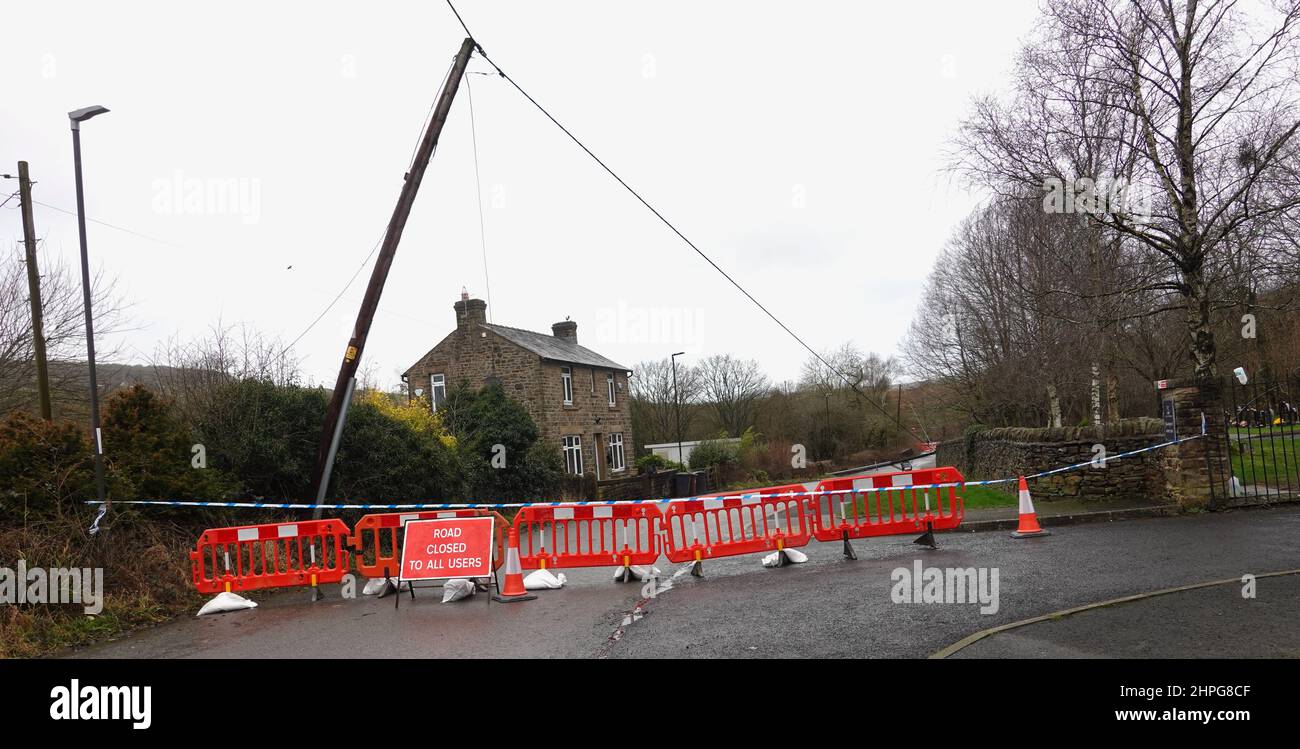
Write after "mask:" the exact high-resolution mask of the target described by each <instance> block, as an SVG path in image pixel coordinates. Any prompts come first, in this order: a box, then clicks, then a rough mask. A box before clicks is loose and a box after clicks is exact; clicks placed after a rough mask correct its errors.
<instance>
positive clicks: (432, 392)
mask: <svg viewBox="0 0 1300 749" xmlns="http://www.w3.org/2000/svg"><path fill="white" fill-rule="evenodd" d="M429 400H430V401H431V402H432V403H433V407H434V408H438V407H439V406H441V405H442V404H443V403H446V402H447V375H444V374H434V375H429Z"/></svg>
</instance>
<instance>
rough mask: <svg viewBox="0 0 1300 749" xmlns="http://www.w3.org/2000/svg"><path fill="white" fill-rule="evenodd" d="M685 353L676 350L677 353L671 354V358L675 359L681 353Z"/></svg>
mask: <svg viewBox="0 0 1300 749" xmlns="http://www.w3.org/2000/svg"><path fill="white" fill-rule="evenodd" d="M685 353H686V352H685V351H678V352H677V353H675V354H673V355H672V358H674V359H676V358H677V357H679V356H681V355H683V354H685Z"/></svg>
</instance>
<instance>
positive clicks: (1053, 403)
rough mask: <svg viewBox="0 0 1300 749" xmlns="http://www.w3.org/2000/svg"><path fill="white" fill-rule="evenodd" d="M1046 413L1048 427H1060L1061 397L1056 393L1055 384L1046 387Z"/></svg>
mask: <svg viewBox="0 0 1300 749" xmlns="http://www.w3.org/2000/svg"><path fill="white" fill-rule="evenodd" d="M1047 412H1048V422H1047V425H1048V426H1049V427H1055V428H1057V429H1059V428H1060V427H1061V396H1060V394H1058V393H1057V392H1056V383H1051V384H1049V385H1048V386H1047Z"/></svg>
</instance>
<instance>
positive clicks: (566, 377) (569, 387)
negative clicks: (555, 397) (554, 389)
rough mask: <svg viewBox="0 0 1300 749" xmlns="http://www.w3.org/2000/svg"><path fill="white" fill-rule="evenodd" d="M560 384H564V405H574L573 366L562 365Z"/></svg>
mask: <svg viewBox="0 0 1300 749" xmlns="http://www.w3.org/2000/svg"><path fill="white" fill-rule="evenodd" d="M560 384H561V385H563V386H564V405H566V406H572V405H573V368H572V367H560Z"/></svg>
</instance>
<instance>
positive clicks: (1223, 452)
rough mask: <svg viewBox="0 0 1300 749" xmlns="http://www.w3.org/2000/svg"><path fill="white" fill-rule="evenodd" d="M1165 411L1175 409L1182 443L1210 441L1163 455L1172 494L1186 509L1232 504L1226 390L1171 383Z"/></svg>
mask: <svg viewBox="0 0 1300 749" xmlns="http://www.w3.org/2000/svg"><path fill="white" fill-rule="evenodd" d="M1160 400H1161V405H1162V413H1163V409H1164V408H1165V407H1167V406H1166V404H1167V403H1172V404H1173V413H1174V418H1175V422H1176V428H1177V434H1178V437H1179V439H1183V438H1186V437H1191V436H1194V435H1197V434H1200V433H1201V424H1202V421H1201V417H1202V414H1203V415H1204V417H1205V420H1204V424H1205V436H1204V437H1202V438H1200V439H1194V440H1189V441H1187V442H1182V443H1180V444H1178V445H1175V446H1174V447H1171V448H1167V449H1166V450H1164V453H1165V458H1164V466H1165V477H1166V480H1167V481H1168V482H1169V493H1170V495H1171V496H1174V497H1176V498H1177V499H1178V501H1179V503H1180V504H1181V505H1182V506H1183V508H1184V509H1192V508H1208V509H1214V508H1217V507H1223V506H1225V505H1226V504H1227V500H1228V498H1229V496H1230V494H1229V481H1230V480H1231V477H1232V464H1231V462H1230V461H1229V459H1228V435H1227V432H1226V430H1225V422H1224V416H1223V395H1222V386H1221V385H1219V383H1217V382H1208V383H1207V382H1200V381H1197V380H1192V379H1186V380H1169V381H1168V387H1167V388H1166V389H1164V390H1162V391H1161V392H1160Z"/></svg>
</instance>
